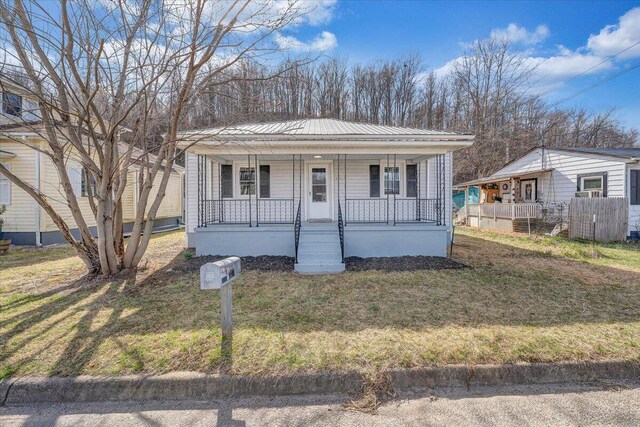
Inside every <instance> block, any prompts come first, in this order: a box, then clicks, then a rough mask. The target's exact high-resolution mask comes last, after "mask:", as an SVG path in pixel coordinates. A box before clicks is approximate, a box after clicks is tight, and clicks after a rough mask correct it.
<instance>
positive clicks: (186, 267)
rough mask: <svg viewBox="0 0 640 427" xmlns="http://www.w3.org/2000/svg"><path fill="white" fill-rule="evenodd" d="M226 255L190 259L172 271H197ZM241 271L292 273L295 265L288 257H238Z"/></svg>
mask: <svg viewBox="0 0 640 427" xmlns="http://www.w3.org/2000/svg"><path fill="white" fill-rule="evenodd" d="M228 257H229V256H228V255H209V256H202V257H197V258H192V259H190V260H188V261H186V262H183V263H180V264H178V265H176V266H175V267H174V268H173V269H174V270H177V271H188V272H190V271H198V270H200V267H201V266H203V265H204V264H206V263H208V262H215V261H219V260H221V259H225V258H228ZM240 259H241V265H242V270H245V271H249V270H260V271H292V270H293V267H294V265H295V258H292V257H288V256H273V255H261V256H246V257H240Z"/></svg>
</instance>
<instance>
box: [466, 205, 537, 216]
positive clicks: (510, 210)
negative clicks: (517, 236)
mask: <svg viewBox="0 0 640 427" xmlns="http://www.w3.org/2000/svg"><path fill="white" fill-rule="evenodd" d="M470 216H472V217H478V218H494V219H497V218H501V219H526V218H532V219H536V218H542V205H541V204H539V203H504V204H503V203H479V204H467V205H465V206H464V208H462V209H461V210H460V212H459V213H458V219H459V220H462V219H466V218H467V217H470Z"/></svg>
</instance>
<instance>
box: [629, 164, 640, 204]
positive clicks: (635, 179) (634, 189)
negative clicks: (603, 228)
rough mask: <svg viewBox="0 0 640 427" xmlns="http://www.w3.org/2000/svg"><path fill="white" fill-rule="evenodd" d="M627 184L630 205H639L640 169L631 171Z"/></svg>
mask: <svg viewBox="0 0 640 427" xmlns="http://www.w3.org/2000/svg"><path fill="white" fill-rule="evenodd" d="M630 184H631V185H630V186H629V191H630V193H631V194H630V197H629V198H630V199H631V204H632V205H640V170H632V171H631V182H630Z"/></svg>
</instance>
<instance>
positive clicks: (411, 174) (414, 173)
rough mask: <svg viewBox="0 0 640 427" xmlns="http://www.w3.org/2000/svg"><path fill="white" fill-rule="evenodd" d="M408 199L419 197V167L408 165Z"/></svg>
mask: <svg viewBox="0 0 640 427" xmlns="http://www.w3.org/2000/svg"><path fill="white" fill-rule="evenodd" d="M407 197H418V165H407Z"/></svg>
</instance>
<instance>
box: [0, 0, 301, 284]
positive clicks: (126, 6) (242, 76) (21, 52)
mask: <svg viewBox="0 0 640 427" xmlns="http://www.w3.org/2000/svg"><path fill="white" fill-rule="evenodd" d="M59 6H60V7H59V9H56V10H55V11H51V10H50V4H49V3H40V2H38V1H23V0H15V1H9V0H2V2H1V3H0V26H1V34H2V35H3V36H4V39H5V40H4V43H5V45H6V46H10V47H11V49H7V51H9V54H10V55H12V56H13V58H12V60H13V61H14V62H17V63H18V64H19V65H20V67H21V68H22V69H23V70H24V72H25V74H26V76H27V78H28V85H26V87H27V88H29V90H30V97H31V98H33V99H34V100H35V102H36V105H37V108H36V110H37V111H36V112H34V113H37V116H38V117H39V123H38V124H37V125H34V124H32V123H27V122H26V121H25V122H23V123H21V124H22V125H23V126H30V127H31V128H32V130H33V131H35V132H38V133H39V135H40V137H41V138H42V139H43V140H44V141H45V144H44V145H43V146H41V148H37V147H36V146H34V145H30V146H32V148H34V149H38V150H40V151H41V152H42V154H43V155H45V156H46V157H47V158H48V159H49V160H50V161H51V162H52V164H53V165H54V166H55V169H56V170H57V173H58V176H59V179H60V182H61V184H62V189H63V197H64V200H65V203H66V204H67V206H68V208H69V210H70V212H71V217H72V220H73V224H75V226H76V227H77V228H78V230H79V232H80V237H79V238H78V239H76V238H74V237H73V235H72V233H71V231H70V230H71V225H73V224H71V225H70V224H69V223H68V221H67V220H66V219H65V218H64V217H63V215H61V213H60V212H57V211H56V210H55V209H54V208H53V207H52V206H51V203H50V202H49V200H48V197H47V195H45V194H43V193H41V192H40V191H39V190H38V189H36V188H34V187H33V186H32V185H31V184H30V183H28V182H25V181H24V180H22V179H21V178H20V177H18V176H16V175H14V174H12V173H11V171H10V170H8V169H7V168H6V167H4V166H2V165H1V164H0V172H1V173H3V174H4V175H5V176H7V177H8V178H9V180H10V181H11V182H13V183H14V184H15V185H17V186H18V187H20V188H21V189H22V190H24V191H25V192H27V193H28V194H29V195H30V196H31V197H33V198H34V199H35V200H36V201H37V202H38V204H39V205H40V206H42V208H43V209H44V210H45V211H46V212H47V213H48V214H49V216H51V218H52V219H53V221H54V222H55V224H56V225H57V227H58V228H59V229H60V232H61V233H62V235H63V236H64V238H65V239H66V240H67V241H68V242H69V243H70V244H71V245H72V246H73V248H74V249H75V250H76V252H77V254H78V255H79V256H80V257H81V258H82V260H83V261H84V263H85V265H86V266H87V269H88V270H89V272H91V273H102V274H105V275H110V274H115V273H117V272H119V271H121V270H124V269H130V268H134V267H136V266H137V265H138V263H139V262H140V260H141V259H142V256H143V254H144V253H145V250H146V249H147V246H148V244H149V240H150V236H151V231H152V228H153V224H154V220H155V218H156V215H157V213H158V209H159V208H160V204H161V203H162V201H163V199H164V197H165V190H166V187H167V183H168V181H169V177H170V173H171V169H172V168H173V165H174V163H175V161H176V158H177V157H178V156H179V155H180V151H179V150H178V148H177V142H178V141H177V137H176V135H177V132H178V129H179V128H180V127H181V126H183V124H184V122H185V119H186V118H188V113H189V112H190V111H191V108H192V107H193V103H194V100H195V99H201V98H202V97H203V96H206V97H208V98H209V100H211V99H212V97H215V96H216V91H215V89H216V88H219V87H222V86H224V85H230V84H237V85H239V88H240V92H241V94H242V96H241V97H240V101H239V102H240V105H241V108H243V109H245V110H247V111H246V113H247V114H251V113H255V110H254V109H253V106H254V103H253V100H254V99H256V98H257V97H258V94H256V93H255V90H256V87H253V86H252V85H251V81H252V79H253V78H254V77H255V76H254V74H252V73H253V71H252V64H255V63H258V62H260V61H263V60H267V59H268V58H269V55H270V54H275V53H277V52H278V49H276V47H275V45H273V42H272V37H271V35H272V34H273V33H274V32H275V31H278V30H279V29H282V28H284V27H286V26H287V25H289V24H291V23H292V22H295V21H296V20H297V19H299V18H300V17H301V16H302V14H304V12H305V8H308V4H306V3H304V2H303V3H301V4H298V3H296V2H294V1H291V2H284V3H283V2H277V3H272V2H265V1H251V0H230V1H224V2H218V1H216V2H214V1H208V0H184V1H179V2H178V1H162V0H137V1H136V0H132V1H120V0H113V1H101V2H92V1H90V0H78V1H73V2H69V1H67V0H62V1H61V2H60V5H59ZM266 77H267V76H266V75H265V74H264V73H262V75H261V76H260V77H259V79H260V80H264V79H266ZM18 141H21V140H18ZM72 158H74V159H76V160H77V161H79V162H80V163H81V165H82V167H83V171H84V172H83V173H84V174H85V175H86V176H85V178H86V179H87V182H89V180H90V181H92V182H95V189H94V188H93V187H92V186H88V187H89V189H88V191H89V201H90V205H91V212H92V213H91V215H90V216H91V217H92V218H93V219H95V223H96V225H97V227H96V228H97V239H96V238H94V236H93V235H92V233H91V230H90V228H89V225H88V223H89V222H88V218H87V214H86V213H83V211H82V210H81V208H80V205H79V202H78V197H77V196H76V194H74V190H73V187H72V183H71V178H70V176H69V172H68V170H67V167H66V165H67V163H68V162H69V161H70V159H72ZM133 165H136V166H137V167H138V168H139V179H140V181H139V184H140V185H139V188H140V191H139V194H138V195H137V206H136V216H135V219H134V223H133V229H132V232H131V237H130V238H129V240H128V242H127V244H126V245H125V242H124V238H123V227H122V222H123V217H122V215H123V214H122V195H123V193H124V189H125V186H126V185H127V183H128V179H129V172H130V171H131V169H132V166H133ZM153 188H155V189H156V190H157V191H155V193H154V192H152V189H153Z"/></svg>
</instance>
